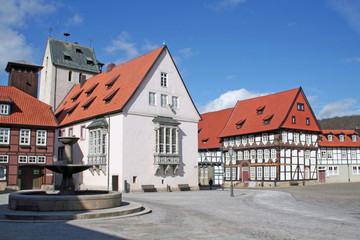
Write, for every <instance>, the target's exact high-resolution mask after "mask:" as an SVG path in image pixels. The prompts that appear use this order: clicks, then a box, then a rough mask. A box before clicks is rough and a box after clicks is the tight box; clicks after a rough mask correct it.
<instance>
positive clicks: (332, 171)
mask: <svg viewBox="0 0 360 240" xmlns="http://www.w3.org/2000/svg"><path fill="white" fill-rule="evenodd" d="M328 170H329V175H339V167H338V166H329V167H328Z"/></svg>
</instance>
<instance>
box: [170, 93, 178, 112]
mask: <svg viewBox="0 0 360 240" xmlns="http://www.w3.org/2000/svg"><path fill="white" fill-rule="evenodd" d="M171 107H172V108H173V109H179V98H178V97H174V96H173V97H172V104H171Z"/></svg>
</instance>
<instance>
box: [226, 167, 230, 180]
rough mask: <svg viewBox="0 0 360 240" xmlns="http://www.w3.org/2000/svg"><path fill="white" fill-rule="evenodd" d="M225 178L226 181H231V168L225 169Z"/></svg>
mask: <svg viewBox="0 0 360 240" xmlns="http://www.w3.org/2000/svg"><path fill="white" fill-rule="evenodd" d="M225 178H226V180H230V168H228V167H227V168H225Z"/></svg>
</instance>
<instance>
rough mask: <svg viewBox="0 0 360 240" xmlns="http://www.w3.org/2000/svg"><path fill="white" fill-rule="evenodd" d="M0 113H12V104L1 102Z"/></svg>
mask: <svg viewBox="0 0 360 240" xmlns="http://www.w3.org/2000/svg"><path fill="white" fill-rule="evenodd" d="M0 115H10V105H9V104H5V103H1V104H0Z"/></svg>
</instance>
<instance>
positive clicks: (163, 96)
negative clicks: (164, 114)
mask: <svg viewBox="0 0 360 240" xmlns="http://www.w3.org/2000/svg"><path fill="white" fill-rule="evenodd" d="M167 103H168V96H167V95H166V94H161V107H167Z"/></svg>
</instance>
